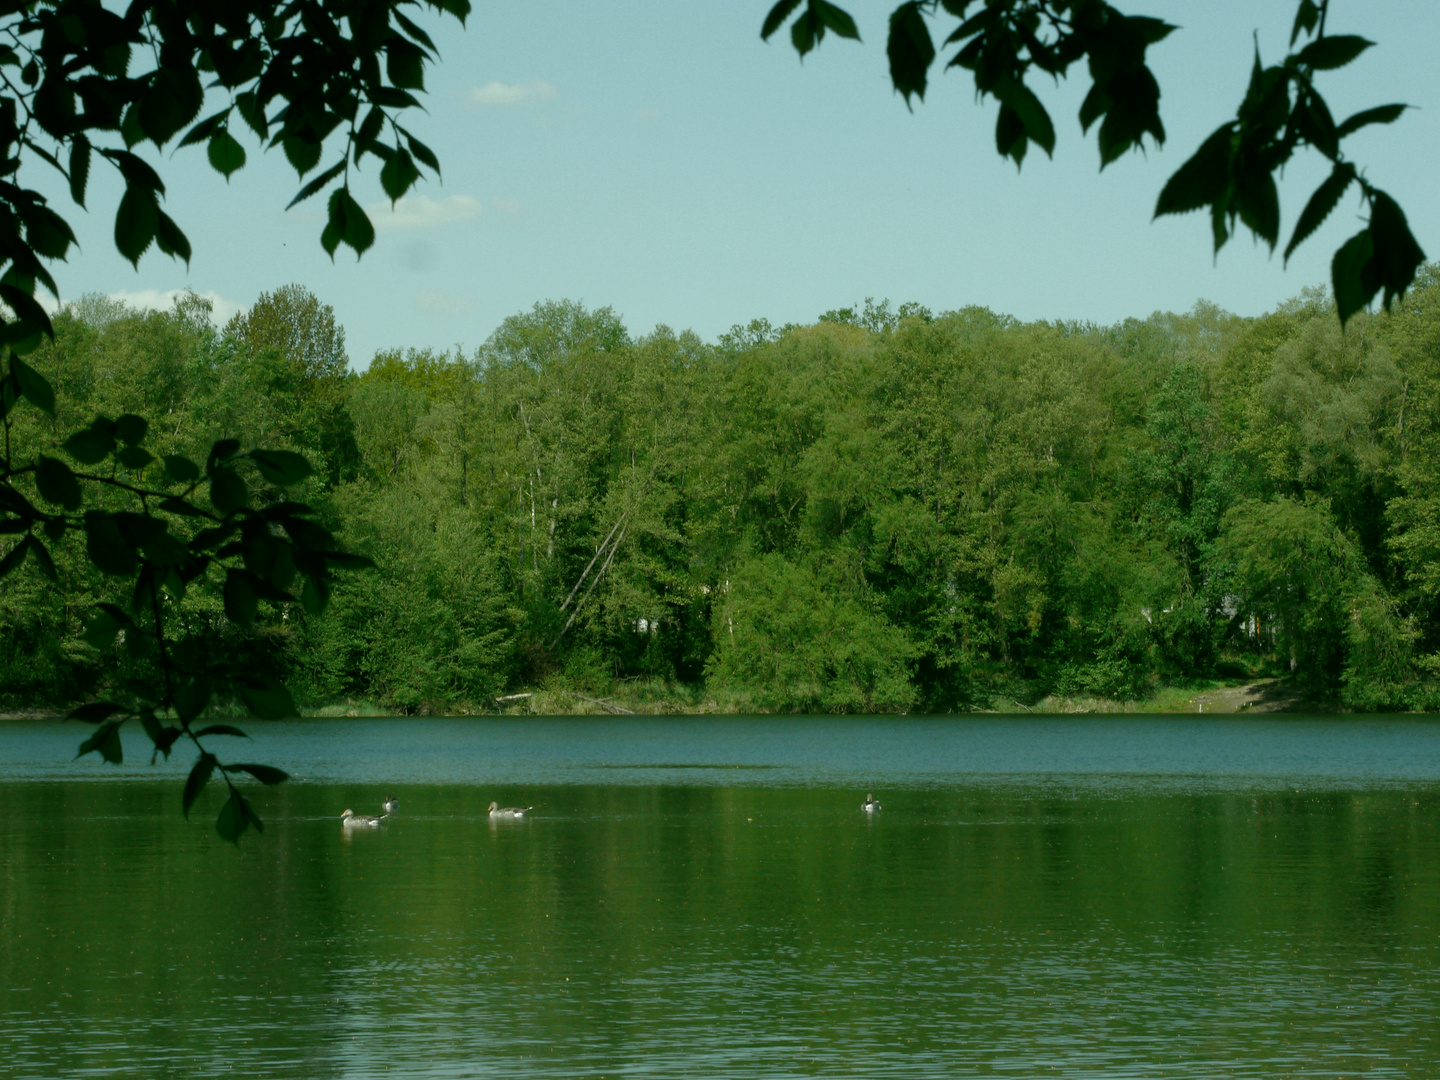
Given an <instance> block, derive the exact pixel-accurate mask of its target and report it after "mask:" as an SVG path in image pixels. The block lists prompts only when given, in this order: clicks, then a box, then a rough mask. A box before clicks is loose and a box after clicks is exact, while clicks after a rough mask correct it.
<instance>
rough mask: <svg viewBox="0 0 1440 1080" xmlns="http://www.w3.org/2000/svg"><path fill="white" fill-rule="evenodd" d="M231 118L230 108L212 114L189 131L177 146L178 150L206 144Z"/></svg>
mask: <svg viewBox="0 0 1440 1080" xmlns="http://www.w3.org/2000/svg"><path fill="white" fill-rule="evenodd" d="M229 118H230V110H229V108H224V109H221V110H220V111H219V112H217V113H212V114H211V115H210V116H207V117H206V118H205V119H204V120H201V121H200V122H199V123H198V124H196V125H195V126H194V127H192V128H191V129H190V130H189V131H187V132H186V133H185V137H184V138H183V139H181V140H180V142H179V143H178V144H177V146H176V149H179V148H180V147H181V146H194V145H195V144H196V143H202V142H204V141H205V140H206V139H208V138H210V136H212V135H214V134H215V132H216V131H217V130H218V129H219V128H220V126H221V125H222V124H224V123H225V121H226V120H228V119H229Z"/></svg>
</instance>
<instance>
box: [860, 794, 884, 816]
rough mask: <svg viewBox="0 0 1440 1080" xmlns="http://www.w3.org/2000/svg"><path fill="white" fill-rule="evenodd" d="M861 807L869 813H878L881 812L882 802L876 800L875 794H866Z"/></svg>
mask: <svg viewBox="0 0 1440 1080" xmlns="http://www.w3.org/2000/svg"><path fill="white" fill-rule="evenodd" d="M860 809H861V810H864V811H865V813H867V814H876V813H879V812H880V804H879V803H878V802H876V801H875V796H874V795H866V796H865V801H864V802H863V803H861V804H860Z"/></svg>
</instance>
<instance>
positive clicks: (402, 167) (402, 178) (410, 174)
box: [380, 150, 420, 203]
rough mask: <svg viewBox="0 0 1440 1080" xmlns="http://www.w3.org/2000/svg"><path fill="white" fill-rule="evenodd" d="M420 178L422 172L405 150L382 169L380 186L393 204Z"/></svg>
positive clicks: (394, 156)
mask: <svg viewBox="0 0 1440 1080" xmlns="http://www.w3.org/2000/svg"><path fill="white" fill-rule="evenodd" d="M419 178H420V170H419V169H417V168H416V167H415V161H414V159H413V158H411V156H410V155H409V154H408V153H407V152H406V151H404V150H401V151H400V152H399V153H397V154H394V155H392V156H391V158H390V160H389V161H387V162H385V164H384V165H383V166H382V167H381V169H380V186H381V187H382V188H384V189H385V194H386V195H389V196H390V200H391V202H392V203H393V202H394V201H395V200H396V199H398V198H400V197H401V196H402V195H404V194H405V193H406V192H407V191H409V190H410V188H411V187H412V186H413V185H414V184H415V181H416V180H418V179H419Z"/></svg>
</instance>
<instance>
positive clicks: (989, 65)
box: [760, 0, 1425, 324]
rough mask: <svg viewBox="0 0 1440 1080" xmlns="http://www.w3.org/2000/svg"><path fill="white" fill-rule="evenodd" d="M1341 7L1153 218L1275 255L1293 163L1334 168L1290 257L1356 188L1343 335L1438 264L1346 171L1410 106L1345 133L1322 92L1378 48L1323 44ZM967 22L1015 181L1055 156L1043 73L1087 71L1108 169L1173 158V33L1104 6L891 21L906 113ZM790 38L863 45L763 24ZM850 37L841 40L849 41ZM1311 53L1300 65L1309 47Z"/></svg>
mask: <svg viewBox="0 0 1440 1080" xmlns="http://www.w3.org/2000/svg"><path fill="white" fill-rule="evenodd" d="M1328 7H1329V0H1318V2H1317V0H1299V5H1298V7H1297V10H1296V14H1295V23H1294V29H1293V31H1292V33H1291V36H1290V49H1291V52H1290V54H1289V55H1288V56H1286V58H1285V59H1284V61H1283V62H1281V63H1280V64H1276V65H1274V66H1271V67H1263V66H1262V65H1261V62H1260V54H1259V48H1258V44H1257V47H1256V53H1255V63H1254V67H1253V69H1252V72H1251V77H1250V84H1249V86H1248V87H1247V88H1246V91H1245V95H1244V98H1243V100H1242V101H1241V103H1240V107H1239V109H1238V110H1236V114H1235V119H1234V120H1231V121H1227V122H1226V123H1225V124H1223V125H1221V126H1220V127H1219V128H1218V129H1216V131H1215V132H1214V134H1212V135H1211V136H1210V137H1209V138H1207V139H1206V140H1205V141H1204V142H1202V143H1201V144H1200V147H1199V149H1197V150H1196V151H1195V153H1194V154H1193V155H1192V156H1191V157H1190V159H1189V160H1188V161H1186V162H1185V164H1183V165H1182V166H1180V168H1179V169H1178V170H1176V172H1175V174H1174V175H1173V176H1171V177H1170V179H1169V181H1167V182H1166V184H1165V186H1164V187H1163V188H1162V189H1161V191H1160V195H1159V198H1158V199H1157V201H1156V204H1155V215H1156V216H1157V217H1159V216H1160V215H1161V214H1183V213H1188V212H1189V211H1192V210H1200V209H1204V208H1208V209H1209V211H1210V219H1211V229H1212V234H1213V236H1214V243H1215V250H1216V251H1217V252H1218V251H1219V250H1220V248H1221V247H1223V246H1224V245H1225V243H1226V241H1228V240H1229V238H1230V237H1231V235H1233V234H1234V232H1235V227H1236V223H1237V221H1238V222H1240V223H1243V224H1244V225H1245V226H1246V228H1248V229H1249V230H1250V231H1251V233H1253V234H1254V235H1255V236H1256V237H1258V238H1259V239H1261V240H1264V241H1265V242H1266V243H1267V244H1268V245H1269V246H1270V248H1271V249H1272V250H1273V249H1274V248H1275V245H1276V244H1277V243H1278V242H1279V239H1280V196H1279V192H1278V190H1277V188H1276V185H1275V176H1276V175H1277V174H1278V173H1280V172H1282V171H1283V170H1284V168H1285V165H1286V164H1287V163H1288V162H1289V161H1290V159H1291V158H1292V157H1293V156H1294V154H1295V152H1296V151H1297V150H1298V149H1300V148H1301V147H1302V146H1303V147H1308V148H1310V149H1313V150H1315V151H1316V152H1317V153H1319V154H1321V155H1322V156H1323V157H1325V158H1326V159H1327V160H1328V161H1329V162H1330V163H1331V166H1332V167H1331V171H1330V175H1329V176H1328V177H1327V178H1326V179H1325V180H1324V181H1323V182H1322V183H1321V184H1320V186H1319V187H1318V188H1317V189H1316V190H1315V192H1314V194H1313V195H1311V197H1310V199H1309V201H1308V202H1307V203H1306V205H1305V208H1304V209H1303V210H1302V211H1301V213H1300V217H1299V218H1298V219H1297V220H1296V223H1295V228H1294V230H1293V232H1292V233H1291V236H1290V242H1289V243H1288V244H1287V245H1286V247H1285V258H1286V260H1287V261H1288V260H1289V258H1290V254H1291V252H1293V251H1294V250H1295V248H1296V247H1298V246H1299V245H1300V244H1301V243H1302V242H1303V241H1304V240H1305V239H1306V238H1307V237H1309V236H1310V235H1311V234H1312V233H1313V232H1314V231H1315V230H1316V229H1317V228H1319V226H1320V225H1321V223H1322V222H1324V220H1325V219H1326V218H1327V217H1329V216H1330V213H1331V211H1332V210H1334V209H1335V206H1336V205H1337V204H1338V203H1339V201H1340V199H1341V197H1342V196H1343V195H1344V194H1345V192H1346V191H1348V190H1349V189H1350V188H1351V187H1352V186H1354V187H1356V188H1357V189H1358V190H1359V192H1360V195H1361V198H1362V199H1363V200H1364V201H1365V203H1366V205H1367V206H1368V208H1369V211H1370V217H1369V221H1368V222H1367V224H1366V226H1365V228H1364V229H1362V230H1361V231H1360V232H1358V233H1356V234H1355V235H1354V236H1353V237H1351V238H1350V239H1349V240H1348V241H1346V242H1345V244H1343V245H1342V246H1341V247H1340V249H1339V250H1338V251H1336V253H1335V257H1334V259H1333V261H1332V264H1331V283H1332V287H1333V289H1334V292H1335V302H1336V308H1337V311H1338V314H1339V316H1340V322H1341V324H1344V323H1345V322H1347V321H1348V320H1349V319H1350V317H1351V316H1352V315H1354V314H1355V313H1356V312H1358V311H1360V310H1362V309H1363V308H1365V307H1366V306H1367V305H1368V304H1369V303H1370V302H1371V301H1372V300H1373V299H1374V298H1375V295H1376V294H1377V293H1381V294H1382V303H1383V304H1384V307H1385V309H1386V310H1387V311H1388V310H1389V309H1390V306H1391V304H1392V302H1393V301H1394V300H1395V299H1397V298H1399V297H1403V296H1404V295H1405V291H1406V290H1407V289H1408V288H1409V287H1410V285H1411V282H1412V281H1413V280H1414V277H1415V273H1416V271H1417V270H1419V268H1420V266H1421V265H1422V264H1423V263H1424V261H1425V253H1424V252H1423V251H1422V250H1421V249H1420V245H1419V243H1418V242H1417V241H1416V239H1415V237H1414V236H1413V235H1412V234H1411V232H1410V227H1409V224H1408V223H1407V222H1406V219H1405V214H1404V211H1402V210H1401V209H1400V207H1399V205H1398V204H1396V202H1395V201H1394V200H1393V199H1392V198H1390V196H1389V195H1387V194H1386V193H1385V192H1384V191H1382V190H1380V189H1379V188H1378V187H1375V186H1374V185H1373V184H1371V183H1370V181H1369V180H1368V179H1367V178H1366V177H1365V175H1364V173H1363V170H1361V169H1359V168H1357V167H1356V165H1355V164H1354V163H1353V162H1351V161H1349V160H1348V159H1347V158H1346V157H1345V155H1344V152H1343V150H1342V148H1341V143H1342V142H1343V140H1344V139H1345V138H1346V137H1347V136H1349V135H1352V134H1354V133H1355V132H1357V131H1360V130H1361V129H1363V128H1366V127H1369V126H1370V125H1372V124H1390V123H1394V122H1395V121H1396V120H1398V119H1399V118H1400V116H1401V115H1402V114H1403V113H1404V111H1405V109H1406V106H1404V105H1398V104H1393V105H1380V106H1376V107H1374V108H1369V109H1364V110H1361V111H1360V112H1358V113H1356V114H1355V115H1353V116H1351V117H1349V118H1347V119H1346V120H1343V121H1341V122H1340V123H1338V124H1337V123H1336V122H1335V120H1334V118H1333V117H1332V116H1331V113H1330V108H1329V105H1328V104H1327V103H1326V101H1325V98H1324V97H1323V96H1322V95H1321V94H1320V91H1319V90H1318V89H1317V87H1316V76H1317V74H1318V73H1320V72H1326V71H1335V70H1338V69H1340V68H1343V67H1346V66H1347V65H1348V64H1350V63H1351V62H1352V61H1354V60H1355V59H1356V58H1358V57H1359V56H1360V55H1361V54H1362V53H1364V52H1365V50H1366V49H1368V48H1369V47H1370V46H1371V45H1373V44H1374V42H1371V41H1367V40H1365V39H1364V38H1362V37H1358V36H1355V35H1330V36H1327V35H1326V33H1325V13H1326V10H1327V9H1328ZM942 10H943V12H944V13H945V14H947V15H949V16H952V17H953V18H955V19H957V20H959V25H958V26H957V27H956V29H955V30H954V31H953V32H952V33H951V34H950V35H949V36H948V37H946V38H945V40H944V43H943V45H942V46H941V50H943V49H944V48H946V47H949V46H952V45H953V46H955V52H954V55H953V56H952V57H951V58H950V60H949V61H948V62H947V63H946V65H945V67H946V68H947V69H948V68H957V67H958V68H964V69H966V70H968V71H969V72H971V74H972V75H973V77H974V80H975V91H976V96H977V98H980V99H983V98H985V97H987V96H989V97H994V98H995V100H996V101H997V102H998V103H999V105H1000V109H999V114H998V116H997V118H996V121H995V148H996V150H997V151H998V152H999V153H1000V155H1001V156H1002V157H1009V158H1012V159H1013V160H1014V161H1015V165H1016V167H1017V168H1018V167H1019V166H1020V165H1021V164H1022V163H1023V162H1024V160H1025V154H1026V151H1027V150H1028V148H1029V146H1030V145H1031V144H1032V143H1033V144H1034V145H1036V146H1038V147H1040V148H1041V149H1042V150H1044V151H1045V153H1046V154H1047V155H1049V154H1053V153H1054V150H1055V127H1054V123H1053V122H1052V121H1051V119H1050V114H1049V113H1048V112H1047V111H1046V109H1045V106H1044V105H1043V104H1042V103H1041V101H1040V99H1039V97H1037V96H1036V94H1035V92H1034V91H1033V90H1032V89H1031V88H1030V86H1029V85H1028V83H1027V81H1026V80H1027V79H1028V77H1029V76H1030V75H1031V74H1032V70H1033V71H1035V72H1039V73H1040V74H1041V75H1042V76H1049V77H1050V78H1052V79H1056V80H1058V79H1060V78H1063V77H1064V76H1066V75H1067V74H1068V73H1069V70H1070V68H1071V66H1072V65H1073V64H1076V63H1078V62H1079V61H1082V60H1084V61H1086V70H1087V72H1088V73H1089V76H1090V80H1091V86H1090V90H1089V92H1088V93H1087V94H1086V95H1085V99H1084V101H1083V102H1082V103H1081V106H1080V117H1079V119H1080V127H1081V129H1082V130H1084V131H1087V132H1088V131H1089V130H1090V128H1091V127H1092V125H1095V124H1096V122H1097V121H1098V122H1099V123H1098V127H1097V128H1096V141H1097V143H1098V146H1099V149H1100V167H1101V168H1102V169H1103V168H1104V167H1105V166H1106V165H1108V164H1110V163H1111V162H1112V161H1114V160H1116V159H1117V158H1119V157H1120V156H1121V155H1122V154H1124V153H1125V152H1126V151H1128V150H1132V149H1133V150H1140V149H1143V147H1144V139H1145V136H1147V135H1148V136H1150V138H1151V139H1153V140H1154V142H1155V144H1156V145H1157V146H1158V145H1161V144H1163V143H1164V142H1165V127H1164V124H1163V123H1162V122H1161V120H1160V86H1159V84H1158V83H1157V82H1156V79H1155V76H1154V74H1153V73H1152V72H1151V70H1150V67H1149V65H1148V62H1147V57H1146V52H1147V50H1148V49H1149V47H1150V46H1151V45H1156V44H1158V43H1160V42H1161V41H1164V40H1165V39H1166V38H1167V37H1168V36H1169V35H1170V33H1171V32H1172V31H1173V30H1175V29H1176V27H1174V26H1172V25H1170V24H1169V23H1166V22H1164V21H1162V20H1160V19H1155V18H1149V17H1145V16H1136V15H1125V14H1123V13H1122V12H1120V11H1119V10H1118V9H1116V8H1114V7H1112V6H1111V5H1110V4H1108V3H1105V2H1104V0H1019V2H1017V0H905V2H904V3H902V4H900V5H899V6H898V7H896V8H895V10H894V11H893V12H892V13H891V15H890V28H889V39H888V44H887V46H886V53H887V55H888V57H889V60H890V81H891V84H892V85H893V86H894V87H895V89H896V90H897V91H899V92H900V93H901V94H903V95H904V97H905V102H906V104H907V105H909V104H910V100H911V98H912V97H919V98H922V99H923V98H924V97H925V90H926V87H927V85H928V78H929V74H928V73H929V69H930V66H931V65H932V64H933V63H934V62H935V60H936V58H937V56H938V55H939V52H940V51H941V50H937V49H936V47H935V43H934V41H933V39H932V38H931V35H930V26H929V22H928V21H927V20H929V19H931V18H934V17H937V16H939V15H940V14H941V12H942ZM797 11H798V12H799V14H798V17H796V18H795V21H794V22H793V23H792V25H791V37H792V41H793V43H794V45H795V48H796V50H797V51H798V52H799V53H800V55H801V56H802V57H803V56H804V55H805V54H806V53H807V52H809V51H810V50H811V49H812V48H814V47H815V46H816V45H818V44H819V43H820V41H821V40H822V39H823V38H824V36H825V29H826V28H827V27H828V28H830V29H832V30H835V32H836V33H837V34H840V35H841V36H843V37H851V38H855V39H857V40H858V39H859V36H860V35H859V31H858V30H857V29H856V28H855V25H854V23H853V21H852V20H851V19H850V17H849V15H848V14H846V13H845V12H843V11H841V10H840V9H838V8H836V7H834V6H833V5H831V4H826V3H822V2H819V0H811V2H810V3H809V4H807V6H805V7H804V8H803V9H801V7H800V3H799V0H779V2H778V3H776V4H775V5H774V6H773V7H772V8H771V9H770V12H769V14H768V15H767V16H766V18H765V22H764V24H763V25H762V27H761V29H760V36H761V37H762V38H765V39H767V40H768V39H769V38H770V36H771V35H772V34H774V33H775V32H776V31H777V30H779V29H780V27H782V26H783V25H785V23H786V22H787V21H788V20H790V19H791V18H792V16H796V13H797ZM842 28H843V29H842ZM1301 38H1305V39H1307V40H1306V42H1305V44H1303V45H1302V46H1301V47H1300V48H1299V49H1296V44H1297V42H1299V41H1300V39H1301Z"/></svg>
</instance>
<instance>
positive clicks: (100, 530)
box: [84, 510, 135, 577]
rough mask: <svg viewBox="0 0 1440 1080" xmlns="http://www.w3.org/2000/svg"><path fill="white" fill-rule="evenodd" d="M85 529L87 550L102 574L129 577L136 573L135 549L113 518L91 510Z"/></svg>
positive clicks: (86, 517) (86, 516)
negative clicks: (121, 532)
mask: <svg viewBox="0 0 1440 1080" xmlns="http://www.w3.org/2000/svg"><path fill="white" fill-rule="evenodd" d="M84 527H85V550H86V552H87V553H88V554H89V556H90V561H91V562H93V563H94V564H95V565H96V566H97V567H99V569H100V571H101V573H105V574H112V575H115V576H116V577H129V576H130V575H131V574H133V573H134V572H135V548H134V547H133V546H132V545H131V544H129V543H128V542H126V540H125V538H124V537H123V536H122V535H121V534H120V527H119V525H118V524H116V522H115V518H114V517H113V516H111V515H110V514H105V513H101V512H99V511H96V510H91V511H90V512H89V513H87V514H86V515H85V526H84Z"/></svg>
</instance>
